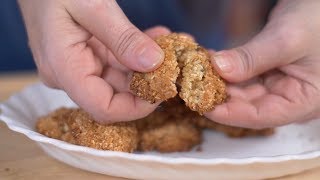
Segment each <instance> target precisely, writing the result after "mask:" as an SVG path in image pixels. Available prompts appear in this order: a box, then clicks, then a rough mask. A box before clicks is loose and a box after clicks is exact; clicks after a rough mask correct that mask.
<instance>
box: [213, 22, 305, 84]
mask: <svg viewBox="0 0 320 180" xmlns="http://www.w3.org/2000/svg"><path fill="white" fill-rule="evenodd" d="M298 33H299V32H297V31H294V30H292V29H289V30H288V29H287V28H283V27H281V28H277V27H274V26H272V27H268V26H267V27H266V28H265V29H264V30H262V31H261V32H260V33H259V34H258V35H256V36H255V37H254V38H252V39H251V40H250V41H249V42H247V43H246V44H244V45H242V46H240V47H236V48H234V49H231V50H224V51H220V52H217V53H216V54H214V56H213V58H212V63H213V65H214V67H215V68H216V69H217V71H218V72H219V74H220V75H221V76H222V77H223V78H224V79H226V80H228V81H230V82H241V81H245V80H248V79H250V78H252V77H254V76H256V75H259V74H262V73H264V72H266V71H268V70H271V69H274V68H276V67H281V66H283V65H286V64H289V63H291V62H293V61H294V60H295V59H297V58H299V55H301V53H300V52H301V50H302V48H300V44H301V41H300V40H299V39H300V37H299V34H298Z"/></svg>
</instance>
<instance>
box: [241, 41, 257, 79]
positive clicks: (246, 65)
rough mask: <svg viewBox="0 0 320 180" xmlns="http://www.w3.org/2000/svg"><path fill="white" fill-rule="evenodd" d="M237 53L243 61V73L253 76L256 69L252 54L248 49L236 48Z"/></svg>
mask: <svg viewBox="0 0 320 180" xmlns="http://www.w3.org/2000/svg"><path fill="white" fill-rule="evenodd" d="M236 52H237V54H238V56H239V58H240V61H241V63H240V68H241V71H242V72H244V74H252V73H253V72H254V71H255V68H256V67H255V62H254V59H253V55H252V52H251V51H250V50H249V49H248V48H246V47H239V48H236Z"/></svg>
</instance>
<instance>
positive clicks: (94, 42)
mask: <svg viewBox="0 0 320 180" xmlns="http://www.w3.org/2000/svg"><path fill="white" fill-rule="evenodd" d="M87 43H88V45H89V46H90V47H91V48H92V50H93V53H94V54H95V55H96V56H98V57H99V58H100V59H101V61H102V64H103V65H104V66H110V67H113V68H115V69H117V70H120V71H123V72H128V71H130V69H128V68H127V67H126V66H124V65H123V64H121V63H120V62H119V61H118V60H117V58H116V57H115V56H114V55H113V54H112V52H111V51H110V50H109V49H108V48H107V47H106V46H105V45H104V44H103V43H102V42H100V41H99V40H98V39H97V38H95V37H92V38H91V39H90V40H89V41H87Z"/></svg>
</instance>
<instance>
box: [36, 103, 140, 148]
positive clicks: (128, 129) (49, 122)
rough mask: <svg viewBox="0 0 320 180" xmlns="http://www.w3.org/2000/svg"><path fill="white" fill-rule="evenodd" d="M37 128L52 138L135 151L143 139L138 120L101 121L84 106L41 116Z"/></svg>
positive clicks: (98, 146)
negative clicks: (140, 135) (92, 115)
mask: <svg viewBox="0 0 320 180" xmlns="http://www.w3.org/2000/svg"><path fill="white" fill-rule="evenodd" d="M36 129H37V131H38V132H39V133H41V134H43V135H45V136H48V137H51V138H55V139H60V140H63V141H66V142H69V143H72V144H77V145H81V146H88V147H92V148H95V149H102V150H112V151H123V152H133V151H134V150H136V148H137V144H138V139H139V138H138V132H137V128H136V126H135V123H133V122H121V123H114V124H109V125H101V124H98V123H97V122H95V121H94V120H93V119H92V118H91V116H90V115H89V114H88V113H86V112H84V111H83V110H81V109H68V108H60V109H57V110H56V111H54V112H52V113H50V114H48V115H47V116H43V117H41V118H39V120H38V122H37V125H36Z"/></svg>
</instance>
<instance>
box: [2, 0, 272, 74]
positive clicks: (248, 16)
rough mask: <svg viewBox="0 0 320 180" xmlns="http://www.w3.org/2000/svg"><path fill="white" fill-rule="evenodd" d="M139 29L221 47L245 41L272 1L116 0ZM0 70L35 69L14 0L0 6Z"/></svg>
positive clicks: (263, 22) (3, 2) (265, 16)
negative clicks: (163, 31) (168, 31)
mask: <svg viewBox="0 0 320 180" xmlns="http://www.w3.org/2000/svg"><path fill="white" fill-rule="evenodd" d="M118 3H119V5H120V6H121V7H122V9H123V11H124V12H125V13H126V14H127V16H128V17H129V19H130V20H131V21H132V22H133V23H134V24H135V25H137V26H138V27H139V28H140V29H142V30H143V29H146V28H149V27H152V26H155V25H164V26H168V27H169V28H171V29H172V30H173V31H177V32H182V31H184V32H188V33H190V34H192V35H194V36H195V37H196V39H197V41H198V42H199V44H201V45H203V46H205V47H207V48H213V49H216V50H220V49H223V48H230V47H233V46H236V45H238V44H241V43H243V42H245V41H246V40H247V39H248V38H250V37H252V36H253V35H254V34H255V33H256V32H258V31H259V30H260V29H261V27H262V26H263V25H264V24H265V22H266V20H267V15H268V13H269V11H270V9H271V8H272V7H273V6H274V5H275V3H276V1H275V0H241V1H240V0H197V1H195V0H161V1H159V0H134V1H131V0H118ZM0 39H1V42H0V73H3V72H15V71H28V70H35V64H34V62H33V59H32V55H31V53H30V49H29V48H28V43H27V35H26V32H25V28H24V24H23V21H22V18H21V14H20V11H19V7H18V5H17V2H16V0H2V1H1V6H0Z"/></svg>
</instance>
